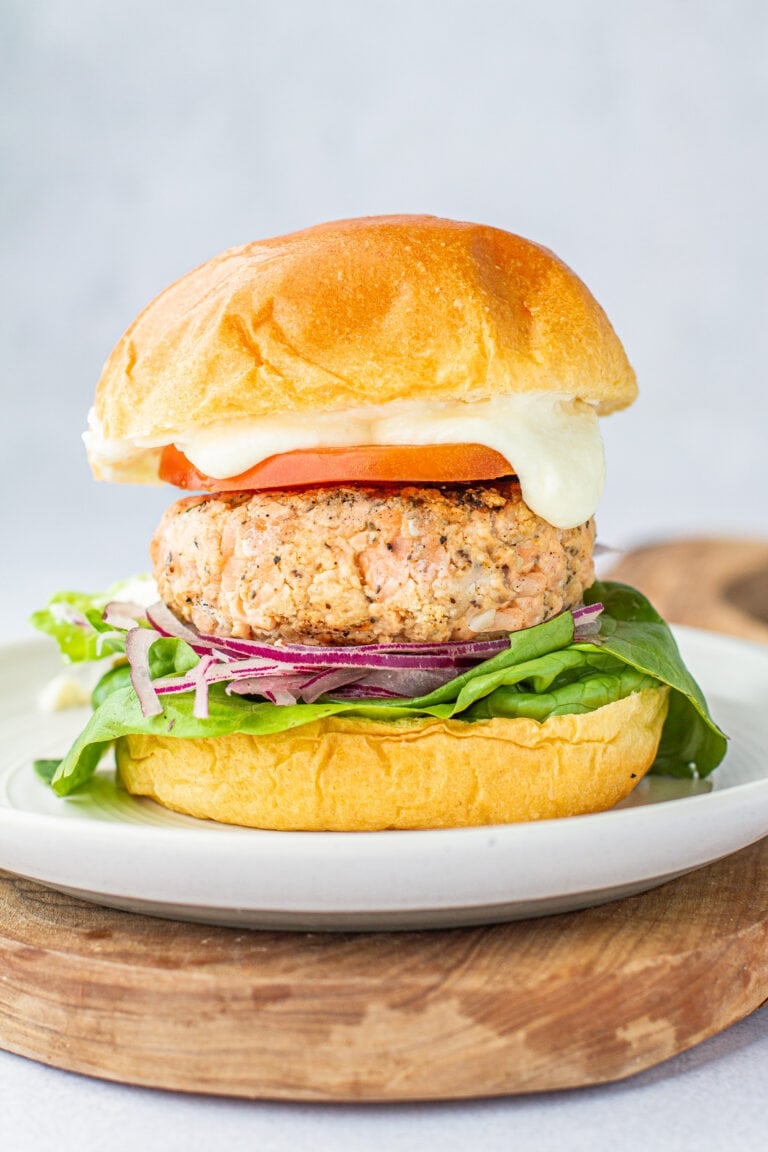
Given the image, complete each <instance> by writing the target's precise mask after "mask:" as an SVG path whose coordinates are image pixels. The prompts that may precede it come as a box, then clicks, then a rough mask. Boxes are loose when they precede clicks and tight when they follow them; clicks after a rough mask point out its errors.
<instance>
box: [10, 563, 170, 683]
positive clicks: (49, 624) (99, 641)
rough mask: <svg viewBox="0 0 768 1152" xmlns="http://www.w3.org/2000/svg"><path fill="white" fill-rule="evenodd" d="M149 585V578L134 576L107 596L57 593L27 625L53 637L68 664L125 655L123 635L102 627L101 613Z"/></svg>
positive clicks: (107, 625) (115, 587)
mask: <svg viewBox="0 0 768 1152" xmlns="http://www.w3.org/2000/svg"><path fill="white" fill-rule="evenodd" d="M149 582H150V581H149V577H146V576H136V577H133V579H131V580H118V582H117V583H116V584H113V585H112V586H111V587H110V588H108V589H107V590H106V592H95V593H90V592H57V593H56V595H55V596H52V597H51V599H50V600H49V601H48V604H47V605H46V607H45V608H41V609H40V611H38V612H34V613H33V614H32V616H31V617H30V623H31V624H32V625H33V626H34V627H35V628H37V629H38V631H40V632H45V633H47V635H49V636H52V637H53V639H54V640H55V641H56V643H57V644H58V646H59V651H60V652H61V654H62V656H63V657H64V660H65V661H66V662H67V663H68V664H79V663H81V662H82V661H86V660H88V661H90V660H103V659H104V658H105V657H107V656H113V655H115V654H118V655H119V654H120V653H123V652H125V632H123V631H121V630H120V629H116V628H113V627H112V626H111V625H110V624H105V623H104V620H103V619H102V614H103V612H104V609H105V608H106V606H107V604H109V602H110V600H118V599H119V598H120V597H121V595H122V596H123V597H124V598H125V599H130V598H131V596H132V595H135V593H136V588H137V585H147V584H149ZM126 593H128V595H126Z"/></svg>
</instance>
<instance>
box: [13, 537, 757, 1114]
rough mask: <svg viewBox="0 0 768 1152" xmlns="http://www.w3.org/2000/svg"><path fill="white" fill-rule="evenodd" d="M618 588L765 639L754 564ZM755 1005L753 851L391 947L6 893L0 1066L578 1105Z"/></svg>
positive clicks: (743, 546)
mask: <svg viewBox="0 0 768 1152" xmlns="http://www.w3.org/2000/svg"><path fill="white" fill-rule="evenodd" d="M615 574H616V576H617V578H621V579H624V580H627V581H629V582H631V583H634V584H636V585H637V586H639V587H641V588H642V589H643V590H644V591H646V592H647V593H648V594H649V595H651V597H652V598H653V599H654V600H655V602H656V603H657V606H658V607H659V608H660V609H661V610H662V611H663V612H664V613H665V614H666V615H668V616H669V617H671V618H672V619H676V620H678V621H683V622H687V623H698V624H704V625H706V626H709V627H713V628H720V629H721V630H724V631H734V632H737V633H738V634H740V635H751V636H753V637H755V638H765V639H768V604H767V603H766V589H768V544H762V543H757V542H754V543H749V542H744V541H741V542H730V543H729V542H723V541H688V542H681V543H677V544H673V545H665V546H659V547H655V548H647V549H643V550H642V551H640V552H639V553H634V554H631V555H629V556H626V557H624V558H623V559H622V561H621V563H620V564H619V565H618V566H617V568H616V573H615ZM612 575H613V573H612ZM767 997H768V839H767V840H763V841H762V842H760V843H759V844H756V845H753V846H752V847H751V848H747V849H745V850H744V851H742V852H739V853H738V854H736V855H734V856H731V857H729V858H728V859H726V860H723V861H720V862H719V863H717V864H714V865H711V866H710V867H708V868H704V869H701V870H700V871H697V872H695V873H692V874H691V875H689V876H685V877H683V878H682V879H679V880H676V881H674V882H672V883H670V884H667V885H665V886H664V887H663V888H660V889H657V890H655V891H653V892H649V893H646V894H644V895H642V896H636V897H632V898H630V899H627V900H623V901H620V902H617V903H614V904H609V905H603V906H601V907H599V908H594V909H589V910H586V911H582V912H576V913H572V914H569V915H561V916H554V917H550V918H547V919H542V920H534V921H527V922H517V923H512V924H503V925H498V926H493V927H484V928H472V929H455V930H450V931H432V932H405V933H394V934H386V933H375V934H374V933H367V934H356V935H355V934H344V935H322V934H307V933H299V934H294V933H279V932H250V931H242V930H241V931H236V930H233V929H225V928H210V927H206V926H201V925H195V924H183V923H177V922H171V921H162V920H155V919H152V918H150V917H144V916H135V915H131V914H130V913H125V912H117V911H113V910H110V909H103V908H97V907H94V906H93V905H90V904H85V903H82V902H80V901H78V900H75V899H73V898H71V897H68V896H64V895H62V894H60V893H56V892H52V891H50V890H48V889H46V888H44V887H42V886H40V885H38V884H35V883H32V882H31V881H27V880H21V879H18V878H14V877H11V876H9V875H7V874H0V1045H1V1046H2V1047H4V1048H7V1049H8V1050H10V1051H12V1052H18V1053H21V1054H22V1055H26V1056H30V1057H32V1058H33V1059H36V1060H40V1061H43V1062H44V1063H48V1064H53V1065H56V1066H57V1067H61V1068H67V1069H71V1070H74V1071H79V1072H85V1073H88V1074H90V1075H95V1076H101V1077H104V1078H107V1079H111V1080H120V1081H125V1082H128V1083H132V1084H146V1085H151V1086H154V1087H162V1088H175V1089H181V1090H184V1091H193V1092H212V1093H217V1094H225V1095H234V1096H244V1097H266V1098H273V1099H289V1100H414V1099H447V1098H459V1097H467V1096H490V1095H497V1094H506V1093H516V1092H528V1091H541V1090H546V1089H555V1088H565V1087H576V1086H581V1085H587V1084H597V1083H601V1082H604V1081H607V1080H615V1079H620V1078H621V1077H624V1076H628V1075H631V1074H632V1073H634V1072H638V1071H640V1070H641V1069H643V1068H647V1067H649V1066H650V1065H653V1064H656V1063H658V1062H659V1061H661V1060H664V1059H666V1058H668V1057H670V1056H674V1055H675V1054H677V1053H678V1052H681V1051H683V1050H684V1049H686V1048H689V1047H690V1046H691V1045H693V1044H696V1043H698V1042H699V1041H701V1040H704V1039H706V1038H707V1037H708V1036H711V1035H713V1034H714V1033H716V1032H718V1031H720V1030H721V1029H723V1028H725V1027H727V1026H728V1025H729V1024H731V1023H733V1022H734V1021H736V1020H738V1019H740V1018H741V1017H743V1016H745V1015H747V1014H748V1013H749V1012H751V1011H753V1010H754V1009H755V1008H757V1007H758V1006H759V1005H760V1004H761V1003H762V1002H763V1001H764V1000H765V999H766V998H767Z"/></svg>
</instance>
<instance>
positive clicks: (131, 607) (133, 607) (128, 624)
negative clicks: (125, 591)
mask: <svg viewBox="0 0 768 1152" xmlns="http://www.w3.org/2000/svg"><path fill="white" fill-rule="evenodd" d="M101 618H102V620H103V621H104V623H105V624H109V626H110V627H111V628H122V629H123V631H124V632H129V631H130V630H131V628H136V627H137V625H138V622H139V620H146V618H147V610H146V608H144V607H143V606H142V605H141V604H136V603H135V602H134V601H133V600H110V602H109V604H107V606H106V608H105V609H104V611H103V612H102V614H101Z"/></svg>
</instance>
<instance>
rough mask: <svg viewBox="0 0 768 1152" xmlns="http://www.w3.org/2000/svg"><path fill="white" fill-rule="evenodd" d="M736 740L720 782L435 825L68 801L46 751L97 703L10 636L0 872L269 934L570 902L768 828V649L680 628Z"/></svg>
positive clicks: (0, 655) (622, 886) (3, 682)
mask: <svg viewBox="0 0 768 1152" xmlns="http://www.w3.org/2000/svg"><path fill="white" fill-rule="evenodd" d="M676 634H677V638H678V641H679V643H680V646H681V649H682V652H683V655H684V657H685V659H686V661H687V662H688V664H689V667H690V668H691V669H692V671H693V672H694V674H695V675H696V676H697V678H698V679H699V681H700V683H701V685H702V687H703V689H704V691H705V692H706V694H707V696H708V698H709V702H710V706H711V708H712V711H713V714H714V715H715V716H716V718H717V719H718V720H719V722H720V723H721V725H722V726H723V727H724V729H725V730H726V732H727V733H728V734H729V735H730V737H731V745H730V748H729V751H728V755H727V757H726V759H725V761H724V762H723V764H722V765H721V766H720V768H718V770H717V771H716V773H715V774H714V777H712V778H711V781H702V782H695V781H691V782H689V781H675V780H671V779H663V778H659V777H655V778H651V779H648V780H645V781H643V782H642V783H641V785H640V786H639V788H638V789H636V791H635V792H634V793H633V795H632V796H631V797H630V799H629V800H628V801H625V802H624V804H622V805H620V806H619V807H618V808H615V809H613V810H612V811H610V812H603V813H600V814H598V815H595V816H576V817H571V818H570V819H566V820H547V821H540V822H538V823H533V824H514V825H505V826H495V827H488V828H466V829H449V830H437V831H423V832H357V833H330V832H325V833H312V832H262V831H254V830H251V829H245V828H232V827H228V826H225V825H221V824H213V823H208V822H206V821H200V820H194V819H192V818H188V817H185V816H179V815H176V814H175V813H172V812H169V811H166V810H165V809H164V808H161V807H159V806H158V805H156V804H155V803H153V802H152V801H150V800H143V799H141V800H139V799H134V798H133V797H131V796H129V795H127V793H126V792H125V791H124V790H122V789H121V788H120V787H119V785H117V784H116V783H115V780H114V775H113V773H112V772H110V771H109V770H102V771H101V772H100V773H99V775H98V776H97V778H96V783H95V786H94V788H93V789H92V790H91V791H89V792H87V793H84V794H82V795H77V796H73V797H70V798H69V799H67V800H61V799H59V798H58V797H56V796H55V795H54V794H53V792H52V791H51V790H50V789H49V788H48V786H47V785H45V784H44V783H43V782H42V781H40V780H39V779H38V778H37V777H36V776H35V774H34V771H33V768H32V760H33V759H34V758H37V757H54V756H59V755H61V754H62V753H63V752H64V751H65V750H66V748H67V747H68V744H69V742H70V740H71V739H72V737H73V736H74V735H75V734H76V733H77V732H78V731H79V729H80V728H81V727H82V725H83V723H84V722H85V719H86V716H87V712H86V711H85V710H82V709H78V710H72V711H65V712H59V713H54V714H43V713H40V712H39V711H38V710H37V707H36V703H35V701H36V694H37V691H38V690H39V688H40V686H41V685H42V684H44V683H45V681H46V679H47V678H49V677H51V676H53V675H55V674H56V672H58V671H59V670H60V665H59V663H58V656H57V653H56V652H55V651H54V650H53V648H52V646H51V645H50V644H49V643H48V642H47V641H45V640H34V641H30V642H26V643H21V644H14V645H9V646H5V647H4V648H0V868H4V869H6V870H7V871H10V872H15V873H18V874H19V875H21V876H26V877H29V878H31V879H34V880H40V881H42V882H43V883H45V884H49V885H51V886H52V887H54V888H58V889H60V890H62V891H65V892H69V893H72V894H75V895H77V896H79V897H82V898H84V899H86V900H92V901H96V902H97V903H101V904H108V905H111V906H113V907H117V908H125V909H129V910H131V911H136V912H145V913H149V914H152V915H158V916H171V917H176V918H179V919H187V920H200V921H206V922H210V923H215V924H231V925H247V926H250V927H258V928H295V929H306V930H317V929H379V928H382V929H392V928H434V927H442V926H448V925H459V924H480V923H488V922H493V921H498V920H510V919H517V918H521V917H528V916H540V915H546V914H548V913H554V912H566V911H571V910H573V909H577V908H583V907H587V906H588V905H591V904H598V903H602V902H604V901H608V900H615V899H618V898H619V897H622V896H628V895H631V894H633V893H636V892H642V891H644V890H645V889H648V888H652V887H654V886H656V885H658V884H662V883H664V882H665V881H667V880H670V879H672V878H673V877H675V876H679V875H681V874H682V873H684V872H688V871H690V870H692V869H694V868H699V867H701V865H703V864H707V863H709V862H711V861H713V860H717V859H719V858H720V857H722V856H725V855H728V853H730V852H735V851H736V850H737V849H739V848H742V847H745V846H746V845H747V844H751V843H753V842H754V841H755V840H758V839H760V838H761V837H762V836H765V835H768V755H767V750H768V647H761V646H757V645H753V644H749V643H746V642H744V641H739V640H733V639H730V638H726V637H723V636H718V635H715V634H711V633H706V632H700V631H696V630H694V629H683V628H681V629H677V630H676Z"/></svg>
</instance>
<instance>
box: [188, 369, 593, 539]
mask: <svg viewBox="0 0 768 1152" xmlns="http://www.w3.org/2000/svg"><path fill="white" fill-rule="evenodd" d="M365 444H423V445H429V444H484V445H485V446H486V447H488V448H494V449H495V450H496V451H497V452H500V453H501V454H502V456H504V457H505V458H506V459H507V460H508V461H509V462H510V464H511V465H512V467H513V468H514V470H515V472H516V473H517V475H518V476H519V478H520V485H521V488H522V491H523V499H524V500H525V502H526V504H527V505H528V507H529V508H531V509H532V510H533V511H534V512H535V513H536V514H537V515H539V516H541V517H542V518H543V519H544V520H548V521H549V523H550V524H554V525H555V527H557V528H573V527H575V526H576V525H577V524H583V523H584V521H585V520H588V519H589V518H590V516H592V515H594V512H595V509H596V507H597V504H598V501H599V499H600V495H601V492H602V489H603V483H604V480H605V459H604V454H603V443H602V439H601V436H600V429H599V426H598V420H597V413H596V411H595V409H594V408H593V407H592V406H591V405H590V404H586V403H584V402H583V401H580V400H574V399H573V398H572V397H568V396H559V395H555V394H553V393H550V392H547V393H543V392H535V393H530V392H529V393H513V394H511V395H507V396H495V397H493V398H491V399H488V400H476V401H473V402H471V403H469V402H465V401H456V402H453V403H448V404H446V403H444V402H437V401H432V402H428V401H421V400H401V401H396V402H393V403H390V404H381V405H378V406H370V407H366V408H357V409H347V410H346V411H344V412H315V413H313V414H312V415H297V414H288V413H286V414H282V415H279V416H271V417H266V418H263V419H260V420H238V421H232V422H230V423H227V424H224V423H221V424H218V425H215V426H212V427H209V428H204V429H199V430H196V431H195V432H193V433H192V434H190V435H188V436H183V437H181V438H180V439H178V440H177V441H176V446H177V448H179V449H180V450H181V451H182V452H183V453H184V454H185V456H186V457H187V459H189V460H190V461H191V462H192V463H193V464H194V465H195V467H196V468H197V469H199V471H201V472H203V473H205V475H207V476H213V477H214V478H216V479H218V480H221V479H224V478H226V477H230V476H237V475H239V473H241V472H245V471H246V470H247V469H248V468H252V467H253V466H254V465H255V464H258V463H259V462H260V461H261V460H265V459H266V458H267V457H268V456H274V455H276V454H277V453H280V452H293V451H296V450H297V449H300V448H336V447H352V446H355V445H365Z"/></svg>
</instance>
